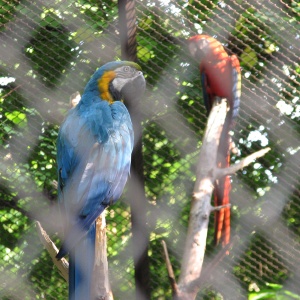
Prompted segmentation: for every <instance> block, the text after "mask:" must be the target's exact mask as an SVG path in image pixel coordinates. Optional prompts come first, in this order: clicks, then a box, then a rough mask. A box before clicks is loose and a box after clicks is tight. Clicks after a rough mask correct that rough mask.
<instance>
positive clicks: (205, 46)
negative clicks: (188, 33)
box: [188, 34, 227, 61]
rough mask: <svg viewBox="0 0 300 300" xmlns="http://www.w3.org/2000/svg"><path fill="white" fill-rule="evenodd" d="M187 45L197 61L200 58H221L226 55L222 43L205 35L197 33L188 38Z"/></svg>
mask: <svg viewBox="0 0 300 300" xmlns="http://www.w3.org/2000/svg"><path fill="white" fill-rule="evenodd" d="M188 47H189V50H190V53H191V55H192V57H193V58H195V59H196V60H197V61H201V60H202V59H204V58H206V59H208V60H209V59H214V58H218V59H220V58H222V57H220V56H227V53H226V52H225V51H224V48H223V46H222V44H221V43H220V42H219V41H217V40H216V39H215V38H213V37H211V36H209V35H206V34H198V35H195V36H192V37H191V38H189V39H188Z"/></svg>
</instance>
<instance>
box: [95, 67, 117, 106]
mask: <svg viewBox="0 0 300 300" xmlns="http://www.w3.org/2000/svg"><path fill="white" fill-rule="evenodd" d="M115 77H116V73H115V72H114V71H106V72H105V73H104V74H103V75H102V77H101V78H100V79H99V80H98V87H99V91H100V96H101V98H102V99H103V100H106V101H108V102H109V103H113V102H114V100H113V97H112V95H111V94H110V92H109V84H110V82H111V81H112V80H113V79H114V78H115Z"/></svg>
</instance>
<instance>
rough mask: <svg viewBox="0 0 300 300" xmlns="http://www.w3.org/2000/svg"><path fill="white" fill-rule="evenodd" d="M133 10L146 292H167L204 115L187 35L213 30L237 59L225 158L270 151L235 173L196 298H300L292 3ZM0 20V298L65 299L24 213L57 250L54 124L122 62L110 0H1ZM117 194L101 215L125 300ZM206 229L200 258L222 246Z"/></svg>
mask: <svg viewBox="0 0 300 300" xmlns="http://www.w3.org/2000/svg"><path fill="white" fill-rule="evenodd" d="M135 10H136V16H137V22H136V24H137V56H138V62H139V64H140V65H141V67H142V69H143V72H144V74H145V76H146V80H147V92H146V95H145V97H144V99H143V100H142V101H141V103H139V104H138V105H139V107H140V111H141V112H142V114H143V123H142V126H143V135H142V144H143V148H142V149H143V156H144V165H143V170H144V174H143V175H144V179H145V191H146V197H147V203H145V206H146V209H147V216H146V220H145V225H146V227H147V229H148V232H149V249H148V252H147V254H148V259H149V274H150V275H149V278H147V281H148V284H149V286H150V290H151V296H148V297H146V299H147V298H151V299H171V297H172V295H171V288H170V284H169V281H168V277H167V272H166V268H165V266H164V261H163V256H162V247H161V241H162V240H165V241H166V243H167V245H168V248H169V251H170V256H171V261H172V264H173V267H174V270H175V273H176V274H175V275H176V276H178V275H179V269H180V259H181V257H182V252H183V247H184V240H185V234H186V227H187V223H188V213H189V205H190V200H191V194H192V190H193V185H194V182H195V168H196V161H197V157H198V154H199V149H200V147H201V137H202V134H203V130H204V128H205V123H206V120H207V117H206V112H205V107H204V105H203V99H202V92H201V84H200V75H199V65H198V63H197V62H196V61H195V60H193V59H192V58H191V57H190V55H189V52H188V48H187V45H186V42H185V41H186V40H187V39H188V38H189V37H190V36H192V35H195V34H199V33H205V34H209V35H211V36H214V37H216V38H217V39H218V40H219V41H220V42H222V44H223V45H224V46H225V48H226V50H227V51H228V53H230V54H236V55H237V56H238V57H239V60H240V63H241V67H242V98H241V109H240V114H239V116H238V118H237V124H236V127H235V130H234V134H233V140H234V142H235V144H236V147H237V149H238V151H237V153H236V154H234V155H233V156H232V162H235V161H239V160H240V159H241V157H244V156H246V155H247V154H249V153H252V152H254V151H255V150H258V149H260V148H263V147H266V146H269V147H271V151H270V152H269V153H268V154H267V155H266V156H265V157H264V158H261V159H259V160H257V161H256V162H255V163H254V164H252V165H250V166H249V167H247V168H246V169H243V170H242V171H239V172H238V173H237V174H236V175H234V176H232V185H233V188H232V193H231V203H232V206H231V211H232V231H233V234H232V236H233V247H232V250H230V253H229V255H228V256H226V257H225V258H224V259H223V260H222V261H220V262H219V263H218V264H217V265H216V266H215V267H214V270H212V272H211V275H210V276H209V277H208V278H204V279H203V284H202V286H203V288H202V289H201V291H200V294H199V296H198V298H199V299H245V298H247V296H248V294H249V293H250V292H259V290H262V289H268V290H269V291H272V292H276V291H278V290H276V289H279V291H280V292H282V293H283V292H284V291H289V292H291V293H294V294H298V295H300V288H299V284H298V282H299V279H300V278H299V277H300V273H299V260H300V258H299V257H300V253H299V252H300V250H299V249H300V248H299V223H300V213H299V211H300V207H299V206H300V200H299V171H300V167H299V166H300V164H299V135H300V127H299V117H300V106H299V90H300V89H299V85H300V75H299V73H300V67H299V57H300V37H299V29H300V25H299V21H300V16H299V13H300V6H299V3H298V2H297V1H287V0H282V1H279V0H278V1H250V0H249V1H238V0H235V1H234V0H229V1H209V0H207V1H204V0H203V1H198V0H194V1H171V0H154V1H151V0H144V1H136V3H135ZM0 14H1V29H0V47H1V57H0V93H1V94H0V95H1V97H0V101H1V106H0V118H1V119H0V135H1V139H0V149H1V150H0V156H1V159H2V164H1V169H0V172H1V180H0V194H1V197H0V220H1V222H0V224H1V240H0V241H1V242H0V257H1V259H0V270H1V272H0V298H1V299H42V298H47V299H66V297H67V284H66V282H64V280H63V278H62V277H61V276H60V275H59V274H58V272H57V270H56V269H55V268H54V266H53V264H52V262H51V260H50V258H49V256H48V254H47V253H46V251H45V250H43V247H42V245H41V243H40V241H39V239H38V236H37V233H36V229H35V224H34V221H35V220H40V221H41V222H42V225H43V226H44V227H45V229H46V230H47V231H48V233H49V234H51V236H52V237H53V239H54V241H55V242H56V243H57V244H59V241H58V237H57V235H56V232H57V230H58V228H57V222H58V221H57V218H58V212H57V208H56V188H55V180H56V162H55V155H56V146H55V140H56V137H57V132H58V128H59V124H60V123H61V122H62V120H63V118H64V116H65V115H66V111H67V110H68V109H69V108H70V107H71V105H70V96H71V95H72V94H74V93H75V92H76V91H79V92H82V91H83V88H84V86H85V84H86V82H87V80H88V79H89V78H90V76H91V75H92V74H93V72H94V71H95V69H96V68H98V67H99V66H101V65H102V64H104V63H105V62H107V61H111V60H115V59H119V58H120V57H121V46H120V34H119V32H120V26H123V25H124V24H120V23H119V19H118V5H117V2H116V1H7V0H4V1H0ZM136 185H137V188H138V185H139V183H138V182H137V183H136ZM121 200H122V201H119V203H118V204H116V205H115V206H113V207H110V208H109V209H108V211H107V215H106V217H107V229H108V233H107V235H108V256H109V268H110V277H111V283H112V289H113V292H114V297H115V299H134V297H135V288H136V287H135V281H134V264H133V258H132V253H133V250H134V249H133V248H134V247H135V245H134V244H133V243H132V235H131V221H130V216H131V210H130V207H129V205H128V203H130V199H129V197H128V195H127V194H126V192H125V193H124V195H123V197H122V199H121ZM212 217H213V216H212ZM210 225H211V226H210V228H209V235H208V241H207V247H206V249H207V251H206V261H205V265H207V264H208V263H209V262H210V261H212V260H213V259H214V257H215V254H216V253H217V251H218V250H219V249H216V248H215V247H214V245H213V221H212V222H210ZM204 267H205V266H204ZM204 277H205V276H204ZM266 283H269V284H273V285H268V286H266ZM275 284H280V285H282V288H280V287H279V286H276V285H275ZM138 297H140V298H139V299H143V298H142V297H144V296H142V295H140V296H138Z"/></svg>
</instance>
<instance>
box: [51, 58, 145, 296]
mask: <svg viewBox="0 0 300 300" xmlns="http://www.w3.org/2000/svg"><path fill="white" fill-rule="evenodd" d="M144 90H145V79H144V76H143V73H142V71H141V68H140V67H139V65H137V64H136V63H133V62H128V61H115V62H109V63H107V64H105V65H103V66H102V67H101V68H99V69H98V70H97V71H96V72H95V73H94V75H93V76H92V78H91V79H90V81H89V82H88V84H87V85H86V87H85V90H84V93H83V95H82V97H81V100H80V101H79V103H78V105H77V106H75V107H74V108H73V109H71V110H70V111H69V113H68V115H67V117H66V119H65V121H64V122H63V124H62V125H61V127H60V130H59V135H58V139H57V164H58V183H59V187H58V195H59V201H60V204H61V206H62V210H63V217H64V219H65V220H64V221H65V224H66V229H65V239H64V242H63V244H62V247H61V249H60V250H59V253H58V254H57V259H61V258H62V257H64V256H65V255H66V254H67V253H69V255H70V264H69V299H72V300H89V299H91V290H92V288H91V282H92V274H93V267H94V258H95V257H94V255H95V220H96V219H97V217H98V216H99V215H100V214H101V213H102V212H103V211H104V209H105V208H106V207H107V206H108V205H110V204H113V203H114V202H116V201H117V200H118V198H119V197H120V196H121V194H122V191H123V188H124V185H125V183H126V180H127V177H128V174H129V170H130V164H131V153H132V149H133V127H132V122H131V119H130V115H129V112H128V110H127V108H126V106H125V105H124V103H123V101H122V100H124V99H125V100H126V101H127V100H129V101H130V99H132V98H134V99H138V98H139V97H141V96H142V94H143V93H144Z"/></svg>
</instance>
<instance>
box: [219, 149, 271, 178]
mask: <svg viewBox="0 0 300 300" xmlns="http://www.w3.org/2000/svg"><path fill="white" fill-rule="evenodd" d="M270 150H271V148H269V147H268V148H265V149H261V150H259V151H256V152H254V153H252V154H250V155H248V156H247V157H245V158H243V159H242V160H241V161H239V162H237V163H235V164H234V165H232V166H230V167H229V168H224V169H219V168H218V169H217V173H216V178H220V177H223V176H226V175H231V174H234V173H236V172H237V171H239V170H241V169H243V168H244V167H247V166H248V165H250V163H252V162H253V161H254V160H255V159H257V158H259V157H262V156H264V155H265V154H266V153H267V152H269V151H270Z"/></svg>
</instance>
